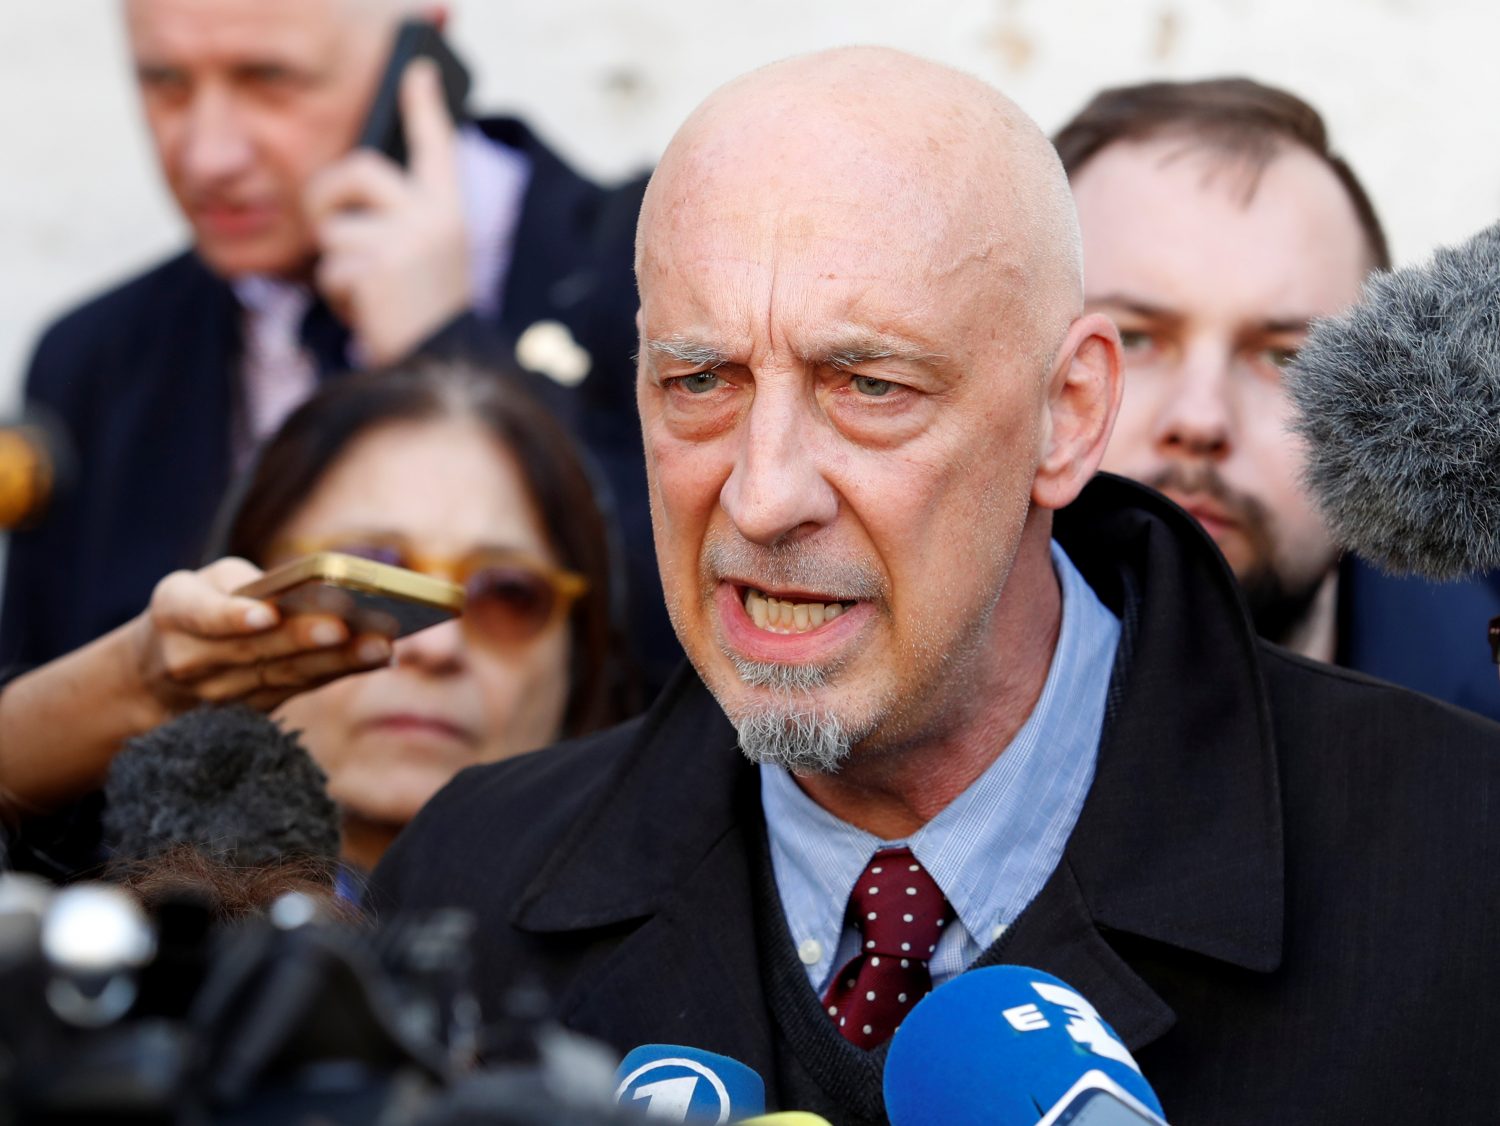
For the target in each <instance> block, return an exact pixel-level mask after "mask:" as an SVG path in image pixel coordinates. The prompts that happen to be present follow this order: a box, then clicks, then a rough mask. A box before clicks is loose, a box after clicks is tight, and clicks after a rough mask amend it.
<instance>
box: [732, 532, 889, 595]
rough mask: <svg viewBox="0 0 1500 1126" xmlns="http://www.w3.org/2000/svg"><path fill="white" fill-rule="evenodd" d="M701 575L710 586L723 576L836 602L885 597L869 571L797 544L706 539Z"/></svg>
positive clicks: (878, 577) (882, 583)
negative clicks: (809, 594)
mask: <svg viewBox="0 0 1500 1126" xmlns="http://www.w3.org/2000/svg"><path fill="white" fill-rule="evenodd" d="M703 571H704V578H705V579H706V580H708V581H710V582H712V581H715V580H717V579H719V578H720V577H722V576H725V575H733V576H735V577H737V578H740V579H742V580H747V581H748V580H750V579H752V578H753V579H754V580H755V581H756V582H763V583H765V584H766V586H768V587H773V588H777V589H782V590H805V591H809V592H813V593H817V594H823V595H828V596H830V597H831V598H834V599H837V600H838V601H841V602H855V601H859V602H872V601H877V600H880V599H883V598H885V596H886V593H887V591H886V583H885V580H884V578H883V577H882V576H881V575H880V573H879V572H878V571H876V570H875V569H874V568H872V567H870V566H868V565H864V564H862V563H859V562H856V561H854V560H851V559H840V558H838V557H836V556H832V555H830V553H829V549H828V548H819V547H816V546H814V545H811V544H807V543H804V542H802V541H794V542H791V543H787V544H778V545H774V546H771V547H763V546H761V545H760V544H755V543H750V542H749V541H748V540H743V539H738V538H735V539H728V538H718V539H711V540H710V541H709V542H708V543H707V544H706V545H705V547H704V551H703Z"/></svg>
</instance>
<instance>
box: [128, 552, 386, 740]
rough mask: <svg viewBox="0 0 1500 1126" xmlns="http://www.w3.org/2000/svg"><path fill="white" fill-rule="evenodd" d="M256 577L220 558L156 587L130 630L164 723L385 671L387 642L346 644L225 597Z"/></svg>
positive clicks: (341, 635) (255, 604) (320, 626)
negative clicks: (207, 707)
mask: <svg viewBox="0 0 1500 1126" xmlns="http://www.w3.org/2000/svg"><path fill="white" fill-rule="evenodd" d="M261 573H262V572H261V570H260V568H258V567H256V566H255V565H254V564H251V563H248V562H246V561H245V560H243V559H232V558H231V559H220V560H218V561H216V562H214V563H211V564H209V565H208V566H207V567H204V568H202V569H200V570H197V571H178V572H175V573H173V574H171V575H168V576H167V577H166V578H164V579H162V580H161V582H159V583H158V584H157V586H156V590H155V592H154V593H153V594H152V597H151V605H150V606H149V607H148V608H147V610H146V611H145V612H144V613H143V614H141V615H140V617H138V618H136V619H135V621H134V622H132V623H131V627H130V628H131V629H132V630H133V633H134V639H135V652H136V668H137V671H138V675H139V677H140V679H141V682H142V683H143V684H144V685H145V687H146V689H147V691H148V692H149V693H150V696H151V698H152V699H153V700H154V701H156V703H157V704H158V705H159V706H160V708H161V710H162V711H163V712H164V713H165V714H166V715H175V714H176V713H178V712H181V711H185V710H186V709H188V708H191V707H193V706H194V705H196V704H198V703H203V702H213V703H222V702H226V701H230V700H237V701H242V702H244V703H247V704H249V705H250V706H251V707H255V708H259V709H261V710H263V711H270V710H271V709H272V708H275V707H276V706H277V705H279V704H280V703H281V702H282V701H284V700H286V699H287V698H288V697H291V696H294V695H296V694H297V693H299V692H304V691H306V690H308V689H309V688H315V687H317V686H318V685H320V684H324V683H327V682H328V681H330V680H335V679H337V678H338V677H341V676H346V675H348V674H350V673H356V672H364V671H367V670H369V669H373V668H379V667H381V666H383V665H386V664H389V663H390V659H391V641H390V639H389V638H386V637H382V636H380V635H378V634H362V635H358V636H351V635H350V630H349V627H348V626H347V625H346V624H345V623H344V622H343V621H342V620H340V619H339V618H338V617H335V616H333V615H329V614H293V615H288V616H286V617H285V618H283V617H282V615H281V614H280V613H278V611H277V610H276V608H275V607H274V606H272V605H270V604H268V603H266V602H262V601H259V600H258V599H254V598H245V597H241V596H238V595H236V594H234V593H233V592H234V591H236V590H238V589H239V588H241V587H243V586H245V585H246V584H247V583H249V582H252V581H254V580H255V579H257V578H259V577H260V576H261Z"/></svg>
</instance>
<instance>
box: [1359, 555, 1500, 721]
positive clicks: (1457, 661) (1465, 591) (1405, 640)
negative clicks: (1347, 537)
mask: <svg viewBox="0 0 1500 1126" xmlns="http://www.w3.org/2000/svg"><path fill="white" fill-rule="evenodd" d="M1497 614H1500V572H1491V573H1490V574H1487V575H1478V576H1476V577H1474V578H1470V579H1459V580H1456V581H1453V582H1444V583H1436V582H1430V581H1428V580H1427V579H1418V578H1408V577H1402V576H1395V575H1384V574H1381V573H1380V572H1379V571H1378V570H1376V569H1375V568H1374V567H1372V566H1370V565H1369V564H1368V563H1366V562H1364V561H1363V560H1361V559H1357V558H1355V557H1353V556H1349V557H1347V558H1346V559H1345V560H1344V562H1343V564H1342V566H1341V567H1340V568H1339V652H1338V657H1337V660H1338V663H1339V664H1341V665H1343V666H1344V667H1345V668H1351V669H1358V670H1359V671H1360V672H1363V673H1369V674H1370V675H1371V676H1378V677H1380V678H1381V679H1382V680H1389V681H1393V682H1395V683H1396V684H1404V685H1405V686H1406V687H1407V688H1414V689H1416V690H1417V691H1418V692H1425V693H1426V694H1427V695H1429V696H1436V697H1437V698H1438V699H1439V700H1447V701H1448V702H1449V703H1450V704H1457V705H1458V706H1459V707H1461V708H1468V709H1469V710H1470V711H1476V712H1478V713H1479V714H1480V715H1485V716H1489V717H1490V718H1491V719H1500V675H1497V674H1496V669H1495V665H1494V662H1493V661H1492V660H1491V659H1490V650H1489V645H1488V644H1487V643H1486V641H1485V635H1484V631H1485V626H1486V624H1487V623H1488V622H1489V620H1490V619H1491V618H1493V617H1495V616H1496V615H1497Z"/></svg>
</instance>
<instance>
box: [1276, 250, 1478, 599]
mask: <svg viewBox="0 0 1500 1126" xmlns="http://www.w3.org/2000/svg"><path fill="white" fill-rule="evenodd" d="M1287 385H1288V388H1289V390H1290V392H1291V395H1292V399H1293V401H1294V402H1295V404H1296V410H1297V417H1296V419H1295V420H1294V424H1293V425H1294V426H1295V428H1296V430H1297V431H1298V432H1299V433H1300V434H1301V435H1302V436H1303V437H1304V438H1305V439H1306V440H1307V443H1308V446H1309V450H1308V466H1307V470H1306V475H1305V481H1306V484H1307V486H1308V488H1309V490H1310V491H1311V493H1312V495H1313V497H1314V499H1315V500H1316V501H1317V503H1318V505H1319V507H1320V508H1321V509H1322V511H1323V514H1324V516H1325V518H1326V519H1327V520H1328V522H1329V525H1330V527H1331V528H1332V530H1333V535H1334V537H1335V538H1336V539H1337V540H1338V541H1339V542H1340V543H1342V544H1344V545H1345V546H1346V547H1349V548H1352V549H1353V550H1354V551H1356V552H1358V553H1359V554H1360V555H1363V556H1365V557H1366V558H1368V559H1369V560H1370V561H1371V562H1373V563H1376V564H1377V565H1379V566H1381V567H1383V568H1385V569H1387V570H1390V571H1398V572H1415V573H1418V574H1423V575H1427V576H1430V577H1432V578H1452V577H1455V576H1458V575H1462V574H1465V573H1468V572H1473V571H1485V570H1490V569H1493V568H1495V567H1496V566H1500V224H1497V225H1496V226H1494V227H1490V228H1489V229H1487V230H1485V231H1482V232H1480V233H1479V234H1478V235H1476V236H1475V237H1474V238H1472V239H1470V240H1469V241H1468V242H1466V243H1464V244H1463V245H1461V246H1457V247H1453V248H1450V249H1445V250H1439V251H1438V252H1437V253H1436V255H1434V257H1433V259H1432V261H1431V262H1430V263H1428V264H1427V265H1425V266H1420V267H1415V268H1408V269H1403V270H1397V271H1394V272H1392V273H1387V274H1380V275H1377V276H1375V277H1373V278H1372V279H1371V280H1370V281H1369V282H1368V283H1367V284H1366V287H1365V293H1364V298H1363V300H1362V301H1361V302H1360V304H1358V305H1357V306H1355V307H1354V308H1353V309H1351V310H1350V311H1349V312H1347V313H1345V314H1344V315H1343V316H1340V317H1335V318H1331V319H1329V320H1327V321H1322V322H1319V323H1318V324H1317V325H1316V326H1315V327H1314V328H1313V331H1312V333H1311V335H1310V337H1309V339H1308V341H1307V343H1306V344H1305V345H1304V346H1303V348H1302V350H1301V352H1300V353H1299V354H1298V356H1297V359H1296V361H1295V362H1294V363H1293V364H1292V366H1291V368H1290V370H1289V371H1288V373H1287Z"/></svg>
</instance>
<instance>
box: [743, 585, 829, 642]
mask: <svg viewBox="0 0 1500 1126" xmlns="http://www.w3.org/2000/svg"><path fill="white" fill-rule="evenodd" d="M853 606H854V603H853V602H807V601H801V600H798V599H788V598H774V597H772V596H771V595H769V594H765V593H762V592H761V591H758V590H756V589H755V588H754V587H746V588H745V613H746V614H748V615H750V620H751V621H752V622H754V623H755V625H756V627H757V628H759V629H763V630H768V631H769V632H771V633H807V632H808V631H809V630H815V629H817V628H818V627H819V626H821V625H823V624H825V623H827V622H831V621H833V619H834V618H837V617H838V616H839V615H840V614H842V613H843V612H844V611H845V610H849V609H852V608H853Z"/></svg>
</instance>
